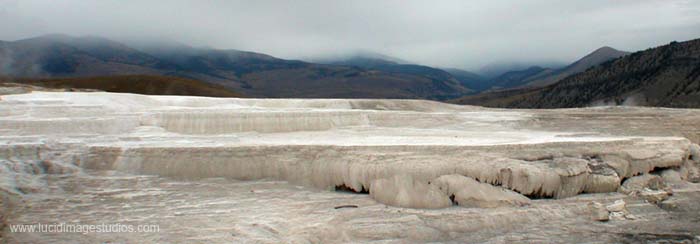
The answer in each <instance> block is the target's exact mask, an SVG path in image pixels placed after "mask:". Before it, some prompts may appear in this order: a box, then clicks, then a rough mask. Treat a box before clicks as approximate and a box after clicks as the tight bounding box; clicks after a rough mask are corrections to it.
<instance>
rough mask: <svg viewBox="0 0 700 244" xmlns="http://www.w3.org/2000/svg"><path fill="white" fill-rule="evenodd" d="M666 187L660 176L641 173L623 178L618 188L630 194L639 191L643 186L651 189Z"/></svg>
mask: <svg viewBox="0 0 700 244" xmlns="http://www.w3.org/2000/svg"><path fill="white" fill-rule="evenodd" d="M666 187H667V186H666V182H664V180H663V178H661V176H658V175H653V174H643V175H638V176H634V177H632V178H629V179H627V180H625V182H624V183H623V184H622V187H621V188H620V190H621V191H622V192H623V193H626V194H631V193H639V192H641V191H643V190H644V189H645V188H648V189H652V190H664V189H666Z"/></svg>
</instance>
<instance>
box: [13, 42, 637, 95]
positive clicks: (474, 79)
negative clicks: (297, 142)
mask: <svg viewBox="0 0 700 244" xmlns="http://www.w3.org/2000/svg"><path fill="white" fill-rule="evenodd" d="M624 54H626V52H621V51H617V50H615V49H612V48H609V47H605V48H601V49H599V50H596V51H594V52H593V53H591V54H589V55H587V56H585V57H584V58H582V59H581V60H578V61H576V62H573V63H572V64H571V65H569V66H566V67H564V68H560V69H553V68H543V67H538V66H533V67H531V68H528V69H526V70H516V71H509V72H506V73H504V74H502V75H499V76H496V77H494V78H488V77H484V76H481V75H478V74H476V73H473V72H470V71H465V70H460V69H454V68H445V69H441V68H436V67H429V66H425V65H418V64H412V63H410V62H409V61H404V60H400V59H398V58H393V57H390V56H386V55H382V54H377V53H371V52H364V53H362V52H360V53H357V54H355V55H352V56H345V57H337V58H335V59H324V60H318V61H317V62H318V63H314V62H307V61H301V60H287V59H280V58H276V57H273V56H270V55H267V54H263V53H256V52H249V51H240V50H218V49H211V48H195V47H191V46H188V45H185V44H178V43H172V42H167V41H164V42H163V44H162V45H157V44H153V45H140V46H138V45H136V46H134V47H131V46H129V45H127V44H124V43H120V42H116V41H113V40H109V39H106V38H102V37H95V36H84V37H74V36H69V35H62V34H52V35H44V36H39V37H35V38H29V39H23V40H19V41H3V42H1V43H0V57H1V58H0V60H2V64H3V65H2V67H3V72H2V75H5V76H9V77H21V78H66V77H95V76H100V77H103V76H122V75H156V76H176V77H181V78H186V79H190V80H199V81H202V82H206V83H211V84H214V85H218V86H222V87H224V88H225V89H229V90H230V91H231V92H234V93H237V94H244V95H245V96H250V97H301V98H421V99H433V100H446V99H454V98H458V97H461V96H464V95H468V94H474V93H478V92H481V91H485V90H499V89H510V88H517V87H528V86H544V85H548V84H551V83H554V82H556V81H558V80H560V79H562V78H564V77H566V76H568V75H571V74H574V73H577V72H580V71H581V70H585V69H587V68H589V67H592V66H595V65H596V64H599V63H602V62H605V61H608V60H611V59H614V58H617V57H619V56H621V55H624ZM60 83H61V84H66V83H65V81H61V82H60ZM79 83H84V81H83V82H78V83H76V84H79ZM83 88H88V87H83ZM89 88H91V89H99V87H89Z"/></svg>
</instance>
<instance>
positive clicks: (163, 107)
mask: <svg viewBox="0 0 700 244" xmlns="http://www.w3.org/2000/svg"><path fill="white" fill-rule="evenodd" d="M1 99H2V100H1V101H0V162H1V163H2V165H1V166H0V170H1V171H0V177H1V180H0V188H1V189H2V191H3V192H4V194H10V195H25V194H31V193H37V192H42V191H44V188H46V184H49V183H47V182H46V181H44V180H42V177H41V175H44V174H58V175H76V174H77V175H80V174H83V173H82V171H85V170H90V171H96V172H103V171H104V172H109V171H117V172H121V173H127V174H131V175H157V176H163V177H170V178H172V179H177V180H185V181H187V180H201V179H206V178H217V177H223V178H227V179H234V180H280V181H286V182H289V183H291V184H293V185H297V186H309V187H312V188H314V189H322V190H333V189H347V190H351V191H355V192H366V193H369V195H370V196H371V197H372V198H374V199H376V200H377V201H378V202H381V203H384V204H388V205H393V206H399V207H409V208H446V207H450V206H452V205H453V204H456V205H461V206H466V207H482V208H484V207H488V208H491V207H504V206H512V207H516V208H517V207H519V206H524V205H528V204H531V203H530V200H529V199H528V197H529V198H568V197H573V196H576V195H579V194H582V193H606V192H616V191H618V190H619V188H620V186H621V184H622V182H623V181H625V180H626V179H629V178H631V177H633V176H636V175H640V174H647V173H649V172H652V171H656V170H659V169H668V170H672V171H673V172H674V173H669V174H671V175H674V176H675V175H679V177H680V178H681V179H682V180H684V181H685V180H691V179H693V177H697V175H698V168H697V162H696V161H697V160H698V159H699V158H700V155H697V154H698V150H697V145H696V144H693V142H691V141H690V140H688V139H686V138H684V137H679V136H676V135H675V134H669V135H658V134H654V133H638V132H637V130H635V128H641V129H639V130H640V131H641V130H644V128H647V127H649V128H650V127H653V126H654V125H653V124H648V123H647V124H641V122H640V123H639V124H637V125H635V126H636V127H634V126H631V127H630V131H624V133H622V132H621V133H618V132H617V131H612V130H611V129H609V128H607V127H606V126H607V125H603V124H601V125H600V128H595V127H583V128H582V127H577V126H570V127H567V126H568V124H567V123H580V122H581V121H573V122H572V121H569V122H557V120H552V121H545V120H543V119H542V118H543V117H546V116H552V114H553V115H555V116H559V115H558V113H561V114H572V116H578V115H579V114H585V113H603V114H607V112H605V111H602V112H601V110H600V109H599V108H590V109H580V110H559V111H539V110H503V109H486V108H481V107H472V106H457V105H449V104H444V103H439V102H430V101H419V100H376V99H375V100H371V99H360V100H346V99H310V100H309V99H236V98H227V99H225V98H202V97H178V96H144V95H134V94H115V93H102V92H90V93H51V92H34V93H29V94H19V95H7V96H2V97H1ZM643 112H644V113H647V112H649V111H646V110H644V111H643ZM651 112H654V111H651ZM676 112H678V111H675V110H669V111H665V110H664V111H661V112H659V113H676ZM681 112H683V113H686V112H685V111H681ZM549 113H551V114H549ZM620 113H621V114H625V113H629V114H634V116H637V115H636V113H637V111H636V110H633V109H630V110H629V111H622V112H620ZM678 113H680V112H678ZM692 113H695V112H692ZM631 116H632V115H631ZM632 117H633V116H632ZM625 119H626V118H622V119H620V121H625ZM548 123H550V124H548ZM620 123H622V122H620ZM622 126H626V125H622ZM645 126H646V127H645ZM695 143H697V142H695ZM426 240H427V239H426Z"/></svg>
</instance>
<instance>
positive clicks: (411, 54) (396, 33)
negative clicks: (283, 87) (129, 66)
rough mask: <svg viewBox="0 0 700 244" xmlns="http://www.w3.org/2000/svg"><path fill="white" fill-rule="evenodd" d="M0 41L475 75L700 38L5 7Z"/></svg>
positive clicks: (555, 6)
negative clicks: (113, 44)
mask: <svg viewBox="0 0 700 244" xmlns="http://www.w3.org/2000/svg"><path fill="white" fill-rule="evenodd" d="M0 21H2V22H3V25H4V26H5V27H4V30H3V31H2V32H0V39H1V40H7V41H13V40H18V39H24V38H31V37H35V36H40V35H44V34H52V33H61V34H67V35H72V36H86V35H91V36H101V37H105V38H109V39H113V40H116V41H122V42H142V41H148V42H153V41H175V42H180V43H184V44H188V45H193V46H207V47H212V48H217V49H237V50H244V51H253V52H260V53H265V54H269V55H273V56H276V57H280V58H286V59H302V60H309V59H318V58H324V57H331V56H339V55H348V54H349V53H352V52H357V51H363V52H376V53H380V54H384V55H388V56H391V57H395V58H397V59H401V60H407V61H410V62H414V63H418V64H424V65H430V66H435V67H454V68H461V69H466V70H470V71H478V70H479V69H481V68H483V67H485V66H489V65H493V64H494V63H515V64H517V63H522V64H532V65H538V64H556V63H560V64H566V63H570V62H572V61H575V60H576V59H578V58H580V57H582V56H583V55H586V54H588V53H590V52H591V51H593V50H595V49H597V48H599V47H602V46H610V47H613V48H616V49H619V50H624V51H637V50H642V49H646V48H649V47H654V46H658V45H663V44H667V43H669V42H670V41H673V40H677V41H684V40H689V39H694V38H697V37H700V2H698V1H687V0H672V1H661V0H643V1H627V0H623V1H614V2H610V1H600V0H596V1H585V2H584V1H576V2H565V3H561V2H557V1H544V0H539V1H528V2H527V3H523V2H518V1H501V2H495V3H494V2H489V1H470V2H465V1H441V2H439V3H434V2H424V1H382V2H372V1H351V2H339V1H304V2H292V1H254V2H245V1H207V2H202V1H184V0H177V1H169V2H168V3H167V4H163V3H162V2H158V1H99V2H97V1H73V0H70V1H60V2H56V1H42V0H23V1H16V0H0Z"/></svg>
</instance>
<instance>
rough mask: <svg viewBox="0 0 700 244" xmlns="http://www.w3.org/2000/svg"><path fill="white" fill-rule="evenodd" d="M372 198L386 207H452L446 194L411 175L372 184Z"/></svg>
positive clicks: (376, 181)
mask: <svg viewBox="0 0 700 244" xmlns="http://www.w3.org/2000/svg"><path fill="white" fill-rule="evenodd" d="M369 194H370V196H372V198H374V199H375V200H377V201H378V202H381V203H384V204H386V205H391V206H398V207H406V208H445V207H449V206H452V202H451V201H450V199H449V198H448V196H447V195H446V194H444V193H443V192H441V191H440V189H439V188H438V187H437V186H435V185H431V184H428V183H427V182H424V181H420V180H416V179H414V178H413V177H412V176H410V175H395V176H393V177H391V178H388V179H377V180H375V181H373V182H372V187H371V188H370V190H369Z"/></svg>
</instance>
